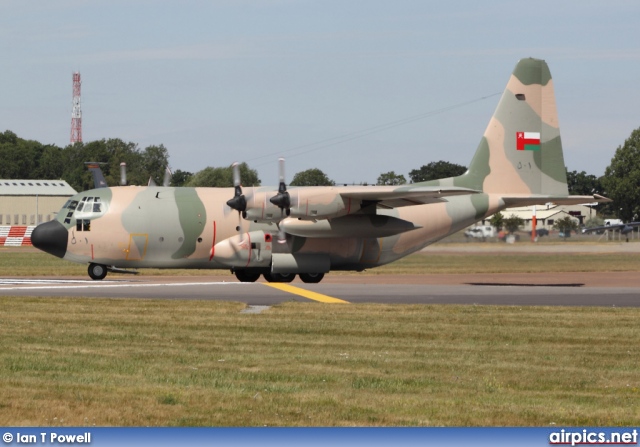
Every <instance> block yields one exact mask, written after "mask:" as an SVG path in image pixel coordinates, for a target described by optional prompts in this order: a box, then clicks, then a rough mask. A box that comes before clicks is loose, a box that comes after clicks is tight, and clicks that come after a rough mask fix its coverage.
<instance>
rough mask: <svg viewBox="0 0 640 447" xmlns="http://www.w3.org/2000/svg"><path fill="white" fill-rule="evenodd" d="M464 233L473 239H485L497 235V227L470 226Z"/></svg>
mask: <svg viewBox="0 0 640 447" xmlns="http://www.w3.org/2000/svg"><path fill="white" fill-rule="evenodd" d="M464 235H465V236H466V237H467V238H471V239H484V238H487V237H495V236H496V229H495V228H493V227H492V226H491V225H481V226H477V227H473V228H469V229H468V230H467V231H465V232H464Z"/></svg>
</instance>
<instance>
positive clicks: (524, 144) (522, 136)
mask: <svg viewBox="0 0 640 447" xmlns="http://www.w3.org/2000/svg"><path fill="white" fill-rule="evenodd" d="M516 149H518V150H519V151H539V150H540V132H516Z"/></svg>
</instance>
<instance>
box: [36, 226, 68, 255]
mask: <svg viewBox="0 0 640 447" xmlns="http://www.w3.org/2000/svg"><path fill="white" fill-rule="evenodd" d="M68 237H69V233H68V232H67V229H66V228H65V227H64V225H62V224H61V223H60V222H58V221H57V220H52V221H50V222H46V223H43V224H40V225H38V226H37V227H36V228H35V229H34V230H33V233H31V243H32V244H33V246H34V247H36V248H38V249H40V250H42V251H44V252H47V253H49V254H52V255H53V256H57V257H59V258H63V257H64V255H65V253H66V252H67V239H68Z"/></svg>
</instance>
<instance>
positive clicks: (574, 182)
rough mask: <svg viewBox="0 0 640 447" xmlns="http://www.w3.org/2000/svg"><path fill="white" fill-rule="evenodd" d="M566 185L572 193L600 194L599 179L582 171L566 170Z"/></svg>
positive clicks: (584, 194)
mask: <svg viewBox="0 0 640 447" xmlns="http://www.w3.org/2000/svg"><path fill="white" fill-rule="evenodd" d="M567 187H568V188H569V194H573V195H579V196H589V195H592V194H602V184H601V183H600V179H598V177H596V176H595V175H593V174H587V173H586V172H584V171H581V172H578V171H569V170H567Z"/></svg>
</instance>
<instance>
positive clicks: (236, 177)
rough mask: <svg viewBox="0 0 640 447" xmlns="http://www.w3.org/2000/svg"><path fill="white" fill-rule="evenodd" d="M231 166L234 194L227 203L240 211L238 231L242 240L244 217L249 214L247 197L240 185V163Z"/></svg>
mask: <svg viewBox="0 0 640 447" xmlns="http://www.w3.org/2000/svg"><path fill="white" fill-rule="evenodd" d="M231 166H232V168H233V188H234V195H233V197H232V198H231V199H229V200H227V205H228V206H229V208H232V209H234V210H236V211H237V212H238V232H239V233H240V241H242V239H243V237H242V218H243V217H246V215H247V199H246V198H245V197H244V194H242V186H240V165H238V163H237V162H235V163H233V165H231Z"/></svg>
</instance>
